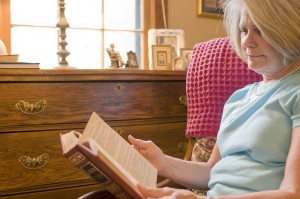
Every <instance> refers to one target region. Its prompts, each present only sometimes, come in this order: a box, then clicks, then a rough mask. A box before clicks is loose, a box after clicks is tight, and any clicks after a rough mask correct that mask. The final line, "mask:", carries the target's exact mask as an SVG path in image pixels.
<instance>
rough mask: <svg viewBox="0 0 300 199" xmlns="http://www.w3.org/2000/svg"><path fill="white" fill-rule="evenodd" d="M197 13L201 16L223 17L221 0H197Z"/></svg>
mask: <svg viewBox="0 0 300 199" xmlns="http://www.w3.org/2000/svg"><path fill="white" fill-rule="evenodd" d="M197 15H198V16H200V17H202V16H203V17H212V18H222V16H223V9H222V5H221V0H197Z"/></svg>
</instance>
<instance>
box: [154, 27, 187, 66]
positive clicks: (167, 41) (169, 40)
mask: <svg viewBox="0 0 300 199" xmlns="http://www.w3.org/2000/svg"><path fill="white" fill-rule="evenodd" d="M184 36H185V34H184V30H182V29H150V30H149V31H148V49H149V60H150V63H149V64H150V68H152V67H153V63H152V46H153V45H170V46H171V47H172V51H171V56H172V57H179V56H180V48H184V46H185V38H184Z"/></svg>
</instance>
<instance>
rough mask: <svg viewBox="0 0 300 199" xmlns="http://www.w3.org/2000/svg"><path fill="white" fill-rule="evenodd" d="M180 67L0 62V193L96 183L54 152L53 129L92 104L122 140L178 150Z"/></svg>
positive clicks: (83, 115) (60, 194) (79, 190)
mask: <svg viewBox="0 0 300 199" xmlns="http://www.w3.org/2000/svg"><path fill="white" fill-rule="evenodd" d="M185 74H186V72H185V71H150V70H130V69H128V70H123V69H121V70H38V69H24V70H21V69H9V70H7V69H0V92H1V95H0V115H1V117H0V198H1V197H5V198H11V199H16V198H18V199H29V198H30V199H35V198H43V199H46V198H53V199H54V198H55V199H56V198H64V199H68V198H70V199H73V198H77V197H78V196H80V195H83V194H84V193H87V192H89V191H91V190H95V189H101V187H100V185H98V184H97V183H96V182H95V181H94V180H93V179H91V178H90V177H88V176H87V175H86V174H84V173H83V172H82V171H81V170H79V169H78V168H76V167H75V166H74V165H73V164H71V163H70V162H69V161H68V160H67V159H65V158H64V157H63V156H62V152H61V146H60V140H59V134H60V133H66V132H68V131H70V130H77V131H79V132H82V130H83V129H84V127H85V125H86V123H87V121H88V119H89V117H90V115H91V114H92V112H93V111H95V112H97V113H98V114H99V115H100V116H101V117H102V118H103V119H104V120H105V121H107V122H108V123H109V124H110V125H111V126H112V127H113V128H114V129H115V130H116V131H117V132H119V133H120V134H121V135H122V136H123V137H124V138H126V139H127V136H128V135H129V134H132V135H133V136H135V137H137V138H141V139H146V140H148V139H149V140H153V141H154V142H155V143H156V144H157V145H158V146H159V147H161V148H162V150H163V151H164V152H165V153H166V154H168V155H172V156H175V157H180V158H182V157H183V151H182V150H181V149H180V148H179V147H178V144H179V143H181V142H185V141H186V139H185V136H184V131H185V127H186V107H185V106H184V105H182V104H181V103H180V100H179V98H180V97H181V96H183V95H185Z"/></svg>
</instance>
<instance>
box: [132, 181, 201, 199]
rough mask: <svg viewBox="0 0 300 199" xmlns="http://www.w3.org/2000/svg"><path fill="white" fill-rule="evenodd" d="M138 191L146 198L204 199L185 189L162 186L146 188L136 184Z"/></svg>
mask: <svg viewBox="0 0 300 199" xmlns="http://www.w3.org/2000/svg"><path fill="white" fill-rule="evenodd" d="M137 188H138V189H139V191H140V192H141V193H142V194H143V195H144V196H145V197H148V198H164V199H167V198H172V199H205V198H206V197H205V196H199V195H196V194H194V193H193V192H191V191H189V190H186V189H173V188H169V187H164V188H146V187H143V186H142V185H141V184H137Z"/></svg>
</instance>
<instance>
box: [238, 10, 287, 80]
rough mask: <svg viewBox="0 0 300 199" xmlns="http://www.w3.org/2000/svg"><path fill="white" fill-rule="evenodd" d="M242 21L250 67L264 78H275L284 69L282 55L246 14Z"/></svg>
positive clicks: (245, 49) (244, 45)
mask: <svg viewBox="0 0 300 199" xmlns="http://www.w3.org/2000/svg"><path fill="white" fill-rule="evenodd" d="M242 13H243V14H242V17H241V21H240V30H241V44H242V48H243V50H244V51H245V54H246V56H247V63H248V67H249V68H250V69H251V70H254V71H255V72H257V73H260V74H262V75H264V76H270V77H271V76H274V75H276V73H278V72H279V71H280V70H282V69H283V68H284V65H283V64H282V61H281V54H280V53H279V52H278V51H277V50H276V49H275V48H274V47H273V46H271V45H270V44H269V43H268V42H267V41H266V40H265V39H264V38H263V37H262V35H261V32H260V30H259V29H258V28H257V27H256V26H255V24H254V23H253V22H252V20H251V18H250V17H249V16H248V14H247V13H246V12H242Z"/></svg>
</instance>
